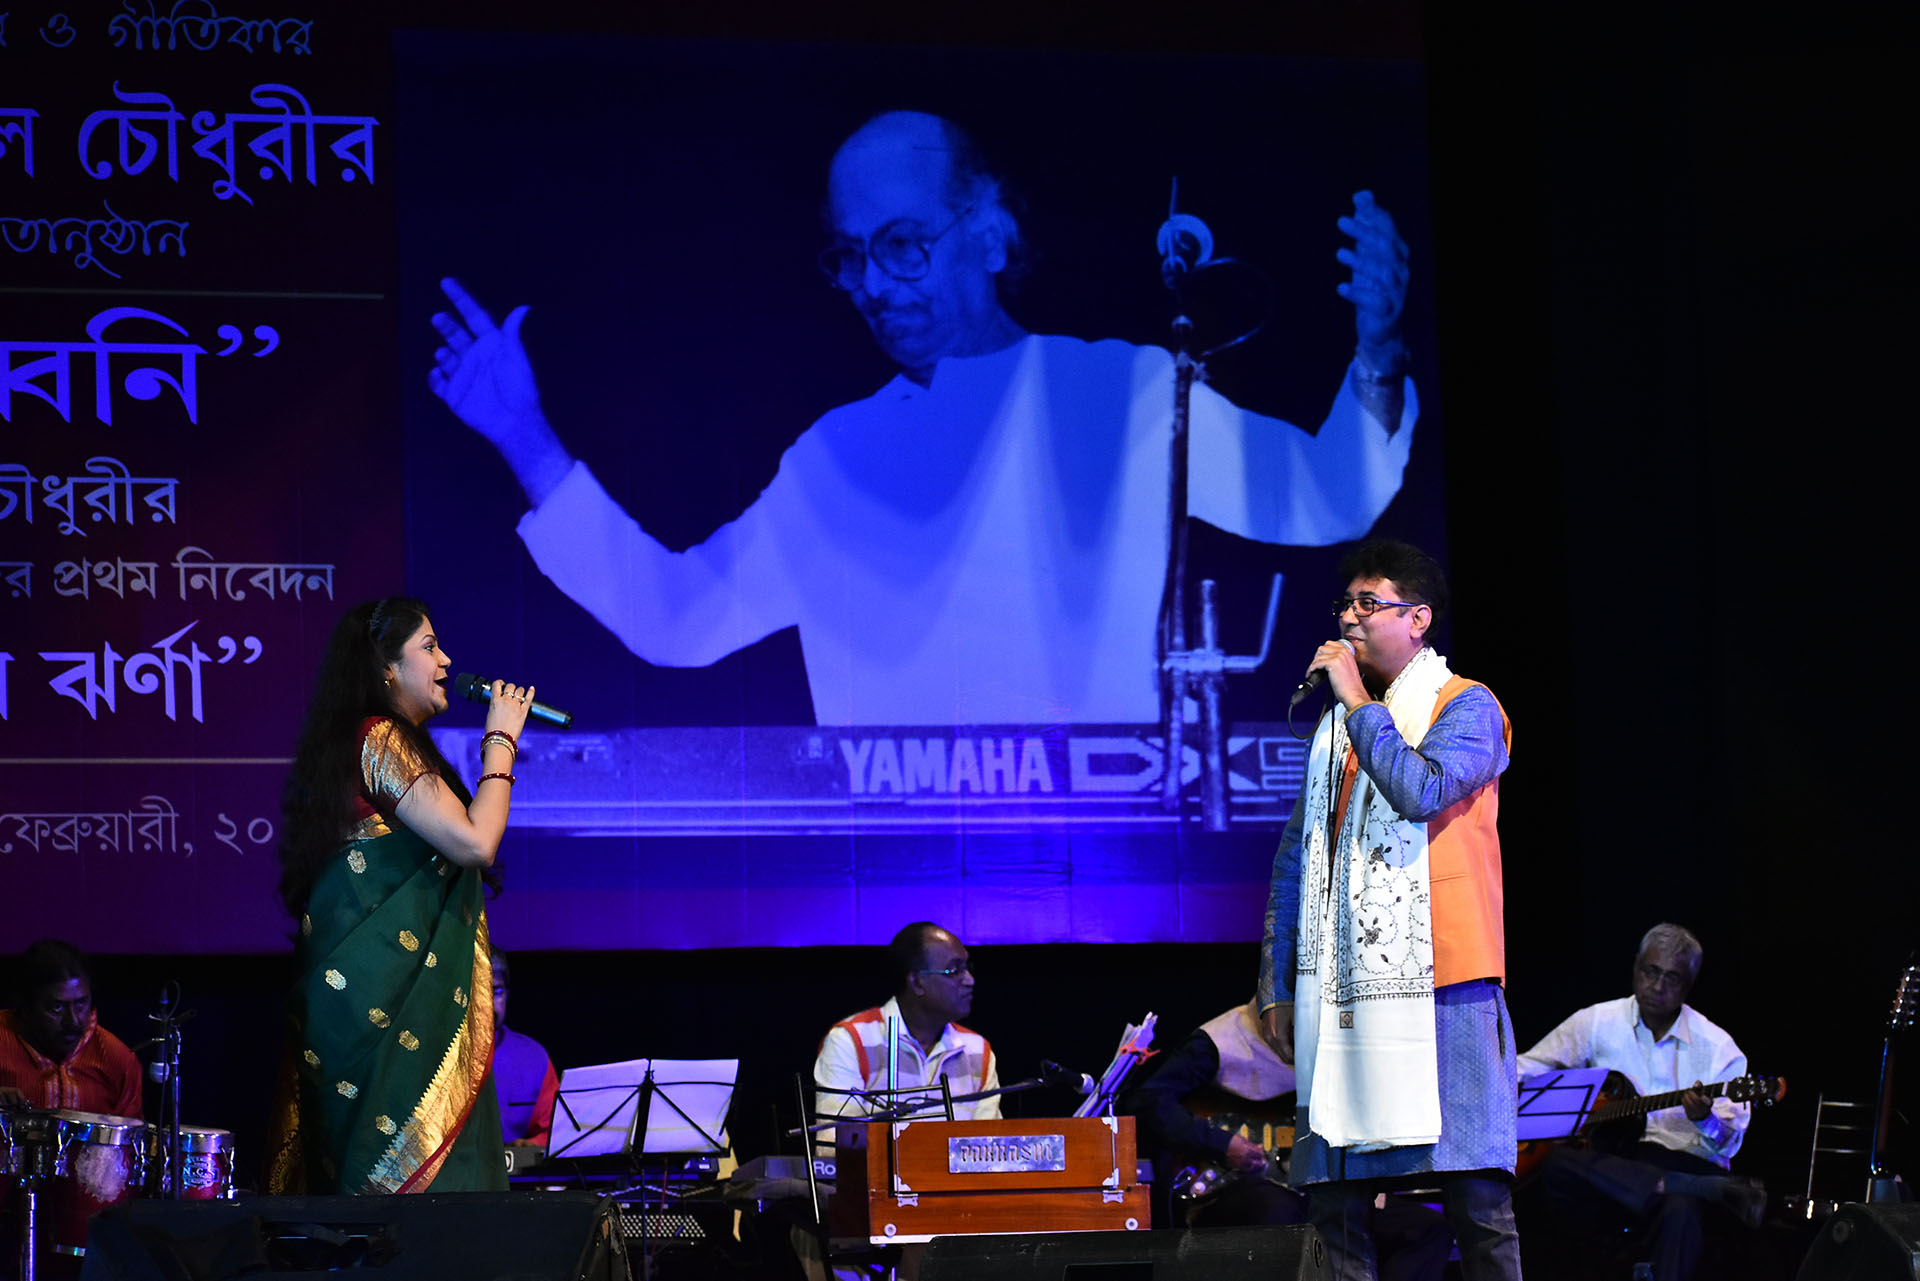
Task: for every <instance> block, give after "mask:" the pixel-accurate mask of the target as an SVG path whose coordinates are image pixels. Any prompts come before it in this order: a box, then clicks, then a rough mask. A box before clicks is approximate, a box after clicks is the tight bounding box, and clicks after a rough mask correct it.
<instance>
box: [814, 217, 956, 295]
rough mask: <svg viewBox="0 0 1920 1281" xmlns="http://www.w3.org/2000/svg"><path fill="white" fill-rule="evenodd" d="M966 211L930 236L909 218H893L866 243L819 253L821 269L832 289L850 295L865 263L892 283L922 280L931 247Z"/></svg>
mask: <svg viewBox="0 0 1920 1281" xmlns="http://www.w3.org/2000/svg"><path fill="white" fill-rule="evenodd" d="M970 212H972V211H971V210H968V209H962V210H961V211H960V212H959V213H958V214H956V215H954V219H953V221H952V222H950V223H948V224H947V225H946V226H944V227H942V228H941V229H940V230H938V231H936V232H934V233H933V234H932V235H931V236H928V235H924V234H922V233H921V232H920V230H919V226H918V224H917V223H915V222H914V220H913V219H911V218H896V219H894V220H893V221H892V222H890V223H888V224H887V225H886V226H884V227H882V228H880V230H878V231H876V232H874V233H873V235H871V236H869V237H868V238H867V241H866V243H865V244H861V245H852V244H842V245H829V246H828V247H827V248H825V249H822V250H821V251H820V270H821V271H823V272H825V273H826V276H827V279H828V280H829V281H831V282H832V283H833V287H834V288H835V289H839V290H842V291H843V292H846V293H852V292H853V291H854V290H856V289H858V288H859V287H860V285H861V283H862V282H863V281H864V280H865V279H866V276H867V260H868V259H869V258H871V259H872V260H873V265H874V266H876V267H878V268H879V269H880V270H882V271H884V272H886V273H887V274H888V275H889V276H892V277H893V278H894V279H895V280H902V281H913V280H924V279H925V278H926V275H927V272H929V271H931V270H932V269H933V247H934V246H935V245H936V244H938V243H940V238H941V237H942V236H944V235H946V234H947V233H948V232H949V231H952V230H953V229H954V228H955V227H957V226H959V225H960V220H961V219H962V218H965V217H966V216H967V214H968V213H970Z"/></svg>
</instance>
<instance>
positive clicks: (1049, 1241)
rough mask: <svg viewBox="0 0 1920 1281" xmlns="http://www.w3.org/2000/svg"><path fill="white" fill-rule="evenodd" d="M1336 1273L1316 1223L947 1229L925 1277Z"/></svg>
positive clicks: (1276, 1280) (969, 1280) (1308, 1279)
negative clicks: (975, 1232) (986, 1231)
mask: <svg viewBox="0 0 1920 1281" xmlns="http://www.w3.org/2000/svg"><path fill="white" fill-rule="evenodd" d="M1332 1275H1333V1268H1332V1265H1331V1264H1329V1263H1328V1262H1327V1247H1326V1246H1325V1244H1323V1243H1322V1242H1321V1240H1320V1234H1319V1233H1318V1232H1316V1231H1314V1229H1312V1228H1310V1227H1308V1226H1306V1225H1305V1224H1300V1225H1298V1226H1295V1227H1267V1228H1186V1229H1181V1230H1179V1231H1174V1230H1172V1229H1167V1228H1162V1229H1161V1230H1160V1231H1158V1232H1038V1233H1032V1234H1021V1235H1018V1236H975V1237H964V1236H942V1237H935V1238H934V1239H933V1240H932V1241H930V1242H928V1244H927V1252H926V1255H925V1256H924V1257H923V1258H922V1259H921V1260H920V1281H979V1278H981V1277H992V1278H993V1279H994V1281H1319V1279H1320V1278H1326V1277H1331V1276H1332Z"/></svg>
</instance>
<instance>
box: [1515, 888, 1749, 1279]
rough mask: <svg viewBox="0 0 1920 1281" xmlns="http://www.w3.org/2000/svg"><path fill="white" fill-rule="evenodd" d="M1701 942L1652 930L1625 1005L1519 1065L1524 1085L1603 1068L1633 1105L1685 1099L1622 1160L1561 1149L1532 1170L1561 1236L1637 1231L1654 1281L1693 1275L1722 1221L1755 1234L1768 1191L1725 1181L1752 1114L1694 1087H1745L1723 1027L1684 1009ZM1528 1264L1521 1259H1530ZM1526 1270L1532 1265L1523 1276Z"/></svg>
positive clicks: (1583, 1023) (1583, 1013)
mask: <svg viewBox="0 0 1920 1281" xmlns="http://www.w3.org/2000/svg"><path fill="white" fill-rule="evenodd" d="M1701 955H1702V952H1701V947H1700V940H1699V939H1697V938H1695V937H1694V936H1693V934H1692V933H1691V932H1689V931H1688V930H1685V929H1683V928H1681V927H1680V926H1678V925H1669V924H1662V925H1656V926H1654V927H1653V928H1652V929H1650V930H1648V931H1647V933H1646V936H1645V937H1644V938H1642V939H1641V940H1640V951H1639V954H1638V955H1637V956H1636V957H1635V958H1634V964H1633V995H1632V996H1627V997H1621V998H1620V999H1618V1000H1613V1001H1606V1002H1603V1003H1601V1004H1599V1005H1590V1006H1588V1007H1587V1008H1586V1009H1583V1010H1579V1011H1577V1012H1575V1013H1574V1014H1573V1016H1572V1017H1570V1018H1569V1019H1567V1021H1566V1022H1564V1023H1562V1024H1561V1025H1560V1026H1559V1027H1557V1028H1555V1029H1554V1030H1553V1031H1551V1032H1549V1033H1548V1034H1547V1035H1546V1036H1545V1037H1543V1038H1542V1039H1541V1041H1540V1043H1539V1044H1538V1045H1535V1046H1534V1047H1533V1048H1532V1049H1530V1050H1528V1051H1527V1052H1526V1053H1524V1054H1522V1055H1521V1056H1520V1061H1519V1067H1520V1074H1521V1076H1522V1077H1523V1078H1524V1077H1527V1076H1531V1075H1533V1074H1536V1073H1540V1072H1546V1071H1550V1070H1552V1069H1554V1068H1579V1067H1603V1068H1607V1069H1609V1070H1611V1071H1613V1072H1617V1073H1619V1074H1620V1076H1621V1077H1624V1078H1625V1080H1626V1082H1627V1084H1629V1085H1631V1086H1632V1088H1633V1090H1634V1092H1635V1093H1637V1094H1638V1095H1640V1096H1643V1097H1644V1096H1647V1095H1653V1094H1667V1093H1672V1092H1675V1091H1684V1093H1683V1094H1682V1096H1681V1097H1682V1102H1681V1105H1680V1106H1679V1107H1672V1108H1666V1109H1664V1110H1661V1111H1657V1112H1653V1113H1651V1114H1649V1115H1648V1116H1647V1118H1646V1134H1645V1137H1644V1138H1643V1139H1641V1140H1640V1141H1639V1142H1638V1143H1637V1144H1635V1145H1634V1146H1632V1147H1631V1149H1630V1150H1628V1151H1626V1152H1624V1153H1617V1154H1616V1153H1609V1152H1606V1151H1602V1150H1597V1149H1598V1148H1601V1147H1604V1146H1606V1144H1605V1143H1604V1140H1603V1139H1602V1138H1601V1137H1600V1136H1598V1135H1596V1142H1595V1145H1594V1146H1588V1147H1580V1146H1576V1145H1569V1144H1561V1145H1559V1146H1557V1147H1555V1148H1554V1149H1553V1151H1552V1152H1550V1153H1549V1154H1548V1156H1547V1159H1546V1161H1545V1162H1544V1163H1543V1164H1542V1166H1541V1171H1540V1181H1541V1184H1542V1186H1543V1188H1544V1191H1545V1194H1546V1199H1547V1201H1548V1204H1549V1207H1550V1209H1551V1211H1552V1212H1553V1213H1554V1214H1555V1215H1556V1216H1558V1217H1560V1218H1562V1219H1563V1221H1564V1222H1563V1224H1562V1227H1563V1229H1564V1228H1566V1227H1575V1226H1585V1227H1587V1228H1589V1229H1591V1230H1593V1231H1595V1232H1596V1233H1599V1232H1608V1231H1611V1232H1614V1233H1617V1232H1618V1230H1619V1228H1620V1227H1621V1226H1623V1225H1625V1224H1631V1223H1634V1222H1638V1223H1642V1224H1645V1225H1646V1226H1647V1227H1648V1228H1649V1231H1648V1232H1647V1234H1646V1237H1645V1240H1644V1242H1642V1243H1641V1245H1640V1247H1639V1248H1640V1250H1641V1253H1642V1256H1643V1257H1644V1258H1645V1259H1647V1260H1648V1261H1650V1262H1651V1263H1652V1264H1653V1274H1654V1276H1655V1277H1656V1278H1658V1279H1659V1281H1686V1279H1687V1278H1690V1277H1692V1276H1694V1275H1695V1269H1696V1268H1697V1266H1698V1263H1699V1260H1700V1256H1701V1253H1702V1250H1703V1232H1704V1225H1705V1224H1706V1223H1707V1222H1709V1221H1711V1219H1713V1218H1715V1217H1722V1216H1726V1215H1731V1217H1732V1218H1734V1219H1738V1220H1740V1221H1742V1222H1744V1223H1747V1224H1749V1225H1751V1226H1758V1225H1759V1222H1760V1216H1761V1213H1762V1212H1763V1211H1764V1210H1765V1208H1766V1191H1765V1189H1764V1188H1763V1187H1762V1186H1761V1185H1760V1183H1759V1182H1758V1181H1756V1180H1753V1179H1742V1178H1735V1177H1732V1176H1731V1175H1729V1174H1728V1173H1727V1168H1728V1162H1729V1161H1730V1160H1731V1159H1732V1157H1733V1155H1734V1153H1736V1152H1738V1151H1739V1150H1740V1140H1741V1138H1742V1137H1743V1136H1744V1135H1745V1134H1746V1129H1747V1120H1748V1114H1749V1111H1750V1109H1749V1107H1748V1105H1747V1104H1745V1103H1734V1102H1731V1101H1729V1100H1728V1099H1726V1098H1725V1097H1721V1098H1709V1097H1708V1095H1707V1094H1706V1093H1704V1092H1702V1090H1701V1088H1700V1087H1701V1086H1702V1083H1703V1082H1715V1083H1719V1082H1724V1081H1728V1080H1731V1079H1733V1078H1736V1077H1740V1076H1743V1075H1745V1073H1746V1071H1747V1056H1746V1055H1745V1054H1743V1053H1742V1052H1741V1050H1740V1047H1739V1046H1738V1045H1736V1044H1734V1040H1733V1038H1732V1037H1731V1036H1729V1035H1727V1033H1726V1032H1724V1031H1722V1030H1721V1029H1720V1027H1719V1026H1718V1025H1716V1024H1714V1023H1712V1022H1710V1021H1709V1020H1708V1019H1707V1018H1706V1017H1705V1016H1704V1015H1702V1014H1701V1013H1700V1012H1699V1011H1698V1010H1696V1009H1694V1008H1693V1007H1692V1006H1690V1005H1688V1004H1686V998H1687V993H1688V992H1690V991H1691V990H1692V989H1693V984H1694V980H1695V979H1697V978H1698V977H1699V976H1700V959H1701ZM1543 1236H1544V1237H1545V1239H1554V1238H1560V1239H1564V1238H1565V1237H1566V1232H1565V1231H1564V1230H1563V1231H1561V1232H1556V1233H1552V1234H1541V1233H1537V1232H1530V1231H1523V1232H1522V1233H1521V1239H1522V1240H1523V1241H1528V1240H1535V1239H1542V1238H1543ZM1531 1253H1532V1252H1531V1251H1529V1254H1531ZM1529 1266H1530V1267H1531V1263H1530V1264H1529Z"/></svg>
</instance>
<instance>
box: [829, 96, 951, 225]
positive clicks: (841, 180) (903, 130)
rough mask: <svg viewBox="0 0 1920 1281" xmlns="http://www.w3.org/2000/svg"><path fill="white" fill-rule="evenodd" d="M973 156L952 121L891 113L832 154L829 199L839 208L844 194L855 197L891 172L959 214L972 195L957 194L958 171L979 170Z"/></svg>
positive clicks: (877, 118) (870, 123) (856, 132)
mask: <svg viewBox="0 0 1920 1281" xmlns="http://www.w3.org/2000/svg"><path fill="white" fill-rule="evenodd" d="M972 152H973V146H972V144H971V143H970V142H969V141H968V140H967V137H966V135H965V134H963V133H961V132H960V130H959V129H958V128H957V127H955V126H954V125H953V123H952V122H951V121H947V120H943V119H941V118H940V117H939V116H930V115H928V114H927V113H926V112H924V111H889V112H886V113H884V114H882V115H878V116H875V117H874V118H873V119H871V120H869V121H867V123H865V124H863V125H861V126H860V127H859V128H858V129H856V130H854V131H853V133H852V134H851V135H849V136H848V138H847V140H846V141H845V142H843V143H841V144H840V149H839V150H838V151H836V152H834V153H833V164H832V165H831V166H829V167H828V170H827V198H828V200H829V202H830V203H832V204H834V205H835V206H836V207H837V206H838V204H839V202H840V199H841V196H842V194H843V193H846V194H848V195H851V194H852V193H851V192H849V191H848V188H849V186H850V185H851V186H853V187H858V186H860V185H863V184H865V183H867V182H869V181H870V180H871V175H872V174H873V173H874V172H875V171H877V170H889V171H892V172H893V173H894V174H895V175H897V176H898V177H899V178H900V179H901V180H902V181H905V182H909V183H911V184H913V185H914V186H915V187H917V188H919V189H921V190H924V191H928V192H931V193H933V194H934V195H935V196H936V198H937V199H939V200H940V201H941V202H942V203H944V204H945V205H946V206H947V207H948V208H949V209H952V210H954V211H956V212H957V211H958V210H959V209H960V208H962V207H963V206H965V205H966V204H967V202H968V196H969V194H970V193H968V192H966V191H962V190H956V188H957V187H959V186H960V183H959V182H958V181H957V178H958V175H959V171H960V170H961V169H966V168H977V167H978V165H977V162H974V161H972V159H971V156H972Z"/></svg>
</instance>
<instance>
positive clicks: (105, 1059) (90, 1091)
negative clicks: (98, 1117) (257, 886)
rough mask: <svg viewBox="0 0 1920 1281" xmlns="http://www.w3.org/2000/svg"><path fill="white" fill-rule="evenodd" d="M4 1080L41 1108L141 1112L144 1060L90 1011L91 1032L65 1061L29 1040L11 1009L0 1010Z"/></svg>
mask: <svg viewBox="0 0 1920 1281" xmlns="http://www.w3.org/2000/svg"><path fill="white" fill-rule="evenodd" d="M0 1085H11V1086H13V1087H14V1088H15V1089H17V1090H19V1091H20V1092H21V1093H22V1094H25V1095H26V1096H27V1100H28V1101H29V1102H30V1103H31V1104H32V1105H33V1106H34V1107H37V1108H64V1109H66V1110H68V1111H73V1112H102V1113H105V1114H107V1115H109V1116H131V1117H138V1116H140V1115H141V1106H140V1060H138V1059H136V1058H134V1057H133V1051H132V1050H129V1049H128V1048H127V1047H126V1044H125V1042H123V1041H121V1039H120V1038H119V1037H117V1036H115V1035H114V1034H113V1033H111V1032H109V1031H107V1029H105V1028H103V1027H101V1026H100V1022H99V1018H98V1016H97V1015H94V1014H91V1013H90V1014H89V1015H88V1016H87V1032H86V1035H85V1036H82V1037H81V1038H80V1044H78V1045H76V1046H75V1047H74V1048H73V1053H72V1054H70V1055H68V1056H67V1058H66V1061H65V1062H61V1063H56V1062H55V1061H54V1060H52V1059H50V1058H48V1057H47V1056H46V1055H44V1054H42V1053H40V1051H38V1050H36V1049H34V1048H33V1047H32V1046H31V1045H29V1044H27V1041H26V1038H25V1037H23V1036H21V1035H20V1030H19V1027H18V1026H17V1024H16V1016H15V1014H14V1011H12V1010H0Z"/></svg>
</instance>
